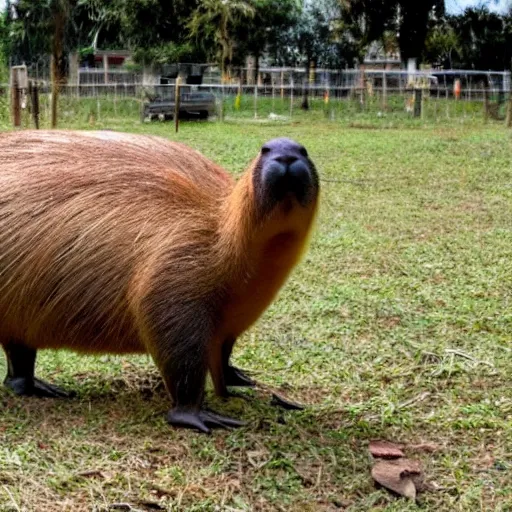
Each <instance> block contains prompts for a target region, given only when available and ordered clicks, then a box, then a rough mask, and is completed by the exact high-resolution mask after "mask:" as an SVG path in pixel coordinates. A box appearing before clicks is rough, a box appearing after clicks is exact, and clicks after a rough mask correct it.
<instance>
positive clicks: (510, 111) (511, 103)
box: [505, 91, 512, 128]
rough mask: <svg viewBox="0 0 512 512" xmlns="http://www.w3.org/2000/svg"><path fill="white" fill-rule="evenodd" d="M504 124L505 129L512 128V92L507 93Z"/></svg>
mask: <svg viewBox="0 0 512 512" xmlns="http://www.w3.org/2000/svg"><path fill="white" fill-rule="evenodd" d="M505 124H506V126H507V128H512V91H511V92H509V93H508V105H507V117H506V120H505Z"/></svg>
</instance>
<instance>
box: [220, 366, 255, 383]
mask: <svg viewBox="0 0 512 512" xmlns="http://www.w3.org/2000/svg"><path fill="white" fill-rule="evenodd" d="M224 379H225V381H226V386H239V387H247V388H253V387H254V386H255V385H256V382H255V381H254V380H252V379H251V378H250V377H249V376H247V374H246V373H245V372H244V370H241V369H240V368H237V367H236V366H231V365H228V366H227V367H226V368H225V370H224Z"/></svg>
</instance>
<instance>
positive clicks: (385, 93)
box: [382, 71, 388, 112]
mask: <svg viewBox="0 0 512 512" xmlns="http://www.w3.org/2000/svg"><path fill="white" fill-rule="evenodd" d="M387 107H388V84H387V77H386V72H385V71H384V72H383V73H382V111H383V112H385V111H386V110H387Z"/></svg>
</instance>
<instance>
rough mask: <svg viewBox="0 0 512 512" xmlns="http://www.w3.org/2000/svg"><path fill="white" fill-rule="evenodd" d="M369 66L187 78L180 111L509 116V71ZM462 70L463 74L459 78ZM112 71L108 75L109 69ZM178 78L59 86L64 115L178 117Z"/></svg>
mask: <svg viewBox="0 0 512 512" xmlns="http://www.w3.org/2000/svg"><path fill="white" fill-rule="evenodd" d="M432 76H433V75H432V74H431V73H416V74H411V73H407V72H383V71H375V72H371V73H370V72H366V73H365V74H364V75H363V74H361V73H359V75H358V77H359V79H358V80H354V81H352V82H350V84H349V85H344V86H339V85H336V86H331V85H328V84H326V83H324V84H318V83H316V82H314V81H311V82H309V81H305V82H303V83H301V84H299V85H296V84H289V83H288V84H286V83H284V82H283V83H280V82H275V83H274V82H270V83H266V84H259V85H258V84H253V85H243V84H241V83H238V84H236V83H235V84H222V85H221V84H202V85H183V86H182V87H181V89H180V96H181V106H180V117H183V118H185V117H188V118H198V119H209V120H210V121H212V122H230V121H238V122H246V123H249V122H282V123H286V122H292V121H294V120H298V119H324V120H325V121H330V122H336V121H341V122H349V123H357V122H359V121H361V122H362V121H364V122H376V123H382V122H395V121H396V122H399V121H404V122H407V121H409V120H414V122H442V121H445V120H448V121H449V122H454V121H455V122H457V121H461V122H466V121H477V120H486V121H489V120H504V119H505V117H506V112H507V107H508V104H509V103H510V101H509V97H510V75H509V74H508V73H492V74H491V73H488V72H482V73H480V72H466V74H465V75H464V76H465V79H464V80H461V79H460V76H461V72H458V74H455V72H454V73H452V74H451V75H450V74H447V73H445V74H444V78H445V79H443V80H439V79H436V80H434V79H433V78H432ZM454 77H455V78H454ZM457 77H459V78H457ZM107 79H108V77H107ZM35 85H37V88H38V93H39V123H40V126H41V127H46V126H48V125H49V119H50V111H51V84H49V83H48V82H45V81H41V82H39V83H35ZM19 94H20V98H21V100H20V108H21V124H22V126H25V127H29V126H31V123H32V117H33V116H32V112H31V110H32V105H31V98H30V95H29V94H28V91H27V90H25V89H21V90H19ZM12 97H13V91H12V89H11V87H10V85H8V84H5V85H0V126H2V127H7V126H10V125H11V124H12V120H11V119H12V105H11V104H12ZM174 97H175V85H174V84H167V85H148V84H144V83H133V82H128V81H127V82H124V83H123V82H117V81H114V82H111V83H76V84H67V85H63V86H61V88H60V98H59V105H58V111H59V119H60V120H61V121H62V122H63V123H65V124H70V125H83V124H84V123H89V124H90V125H98V126H100V127H105V128H108V127H109V126H111V125H112V126H115V125H117V124H119V122H121V121H122V120H124V121H130V122H133V121H138V122H149V121H156V120H165V119H172V118H173V116H174V111H175V107H174Z"/></svg>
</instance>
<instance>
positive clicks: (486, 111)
mask: <svg viewBox="0 0 512 512" xmlns="http://www.w3.org/2000/svg"><path fill="white" fill-rule="evenodd" d="M483 86H484V122H485V123H488V122H489V88H488V87H487V84H486V83H484V84H483Z"/></svg>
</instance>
